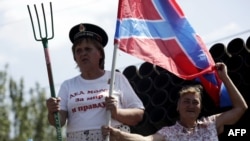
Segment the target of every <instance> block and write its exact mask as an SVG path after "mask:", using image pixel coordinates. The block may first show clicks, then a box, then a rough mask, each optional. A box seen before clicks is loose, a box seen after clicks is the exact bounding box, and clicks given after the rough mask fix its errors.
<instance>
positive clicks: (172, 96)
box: [169, 86, 181, 104]
mask: <svg viewBox="0 0 250 141" xmlns="http://www.w3.org/2000/svg"><path fill="white" fill-rule="evenodd" d="M180 89H181V86H176V87H173V88H171V89H170V91H169V102H170V103H172V104H176V103H177V101H178V98H179V93H178V92H179V90H180Z"/></svg>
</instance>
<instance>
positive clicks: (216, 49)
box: [209, 43, 231, 62]
mask: <svg viewBox="0 0 250 141" xmlns="http://www.w3.org/2000/svg"><path fill="white" fill-rule="evenodd" d="M209 52H210V54H211V55H212V57H213V59H214V61H215V62H226V61H227V60H228V59H229V58H230V56H231V55H230V54H229V53H228V52H227V49H226V47H225V45H224V44H222V43H217V44H214V45H213V46H212V47H211V48H210V49H209Z"/></svg>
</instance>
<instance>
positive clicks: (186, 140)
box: [157, 115, 218, 141]
mask: <svg viewBox="0 0 250 141" xmlns="http://www.w3.org/2000/svg"><path fill="white" fill-rule="evenodd" d="M157 133H158V134H160V135H162V136H164V137H165V140H166V141H218V135H217V130H216V125H215V116H214V115H213V116H209V117H205V118H202V119H201V120H198V121H197V125H196V126H195V128H194V129H193V130H192V131H191V130H188V129H187V128H185V127H183V126H182V125H181V124H180V123H179V122H176V123H175V125H173V126H169V127H163V128H162V129H160V130H159V131H158V132H157Z"/></svg>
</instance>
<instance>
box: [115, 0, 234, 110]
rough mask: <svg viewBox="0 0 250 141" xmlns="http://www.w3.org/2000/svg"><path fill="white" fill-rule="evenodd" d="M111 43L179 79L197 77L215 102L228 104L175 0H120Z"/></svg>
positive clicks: (210, 61) (206, 55)
mask: <svg viewBox="0 0 250 141" xmlns="http://www.w3.org/2000/svg"><path fill="white" fill-rule="evenodd" d="M114 44H115V45H117V46H118V47H119V49H120V50H122V51H124V52H126V53H128V54H131V55H133V56H136V57H137V58H140V59H142V60H144V61H147V62H150V63H152V64H155V65H157V66H160V67H162V68H164V69H166V70H168V71H170V72H171V73H173V74H174V75H176V76H178V77H180V78H182V79H185V80H190V79H195V78H196V79H199V81H201V83H202V84H203V86H204V88H205V90H206V91H207V92H208V94H209V95H210V97H211V98H212V100H213V101H214V102H215V104H216V105H220V104H221V105H220V106H221V107H224V106H229V105H230V104H231V103H230V100H229V98H228V96H227V91H225V90H224V89H225V87H223V83H222V82H221V80H220V79H218V76H217V74H216V72H215V70H214V65H215V63H214V61H213V58H212V56H211V55H210V53H209V51H208V49H207V48H206V46H205V44H204V43H203V41H202V39H201V38H200V37H199V35H198V34H196V33H195V31H194V30H193V28H192V27H191V25H190V24H189V22H188V21H187V19H186V18H185V15H184V13H183V11H182V10H181V8H180V7H179V5H178V4H177V3H176V1H175V0H120V1H119V5H118V14H117V22H116V31H115V39H114ZM222 92H223V93H222ZM222 97H223V100H220V98H222ZM222 102H224V103H222Z"/></svg>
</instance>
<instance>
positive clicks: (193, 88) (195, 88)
mask: <svg viewBox="0 0 250 141" xmlns="http://www.w3.org/2000/svg"><path fill="white" fill-rule="evenodd" d="M202 91H203V87H202V85H200V84H195V85H188V86H184V87H183V88H182V89H181V90H180V91H179V96H180V97H181V96H183V95H185V94H187V93H193V94H198V95H199V96H200V100H202Z"/></svg>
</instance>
